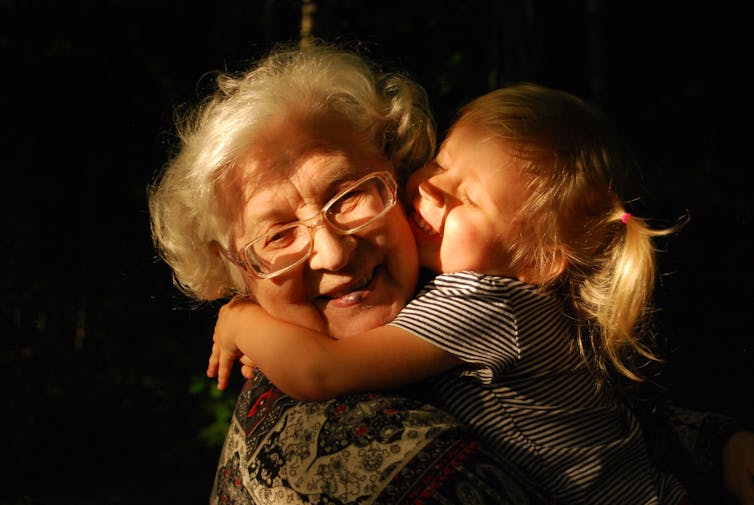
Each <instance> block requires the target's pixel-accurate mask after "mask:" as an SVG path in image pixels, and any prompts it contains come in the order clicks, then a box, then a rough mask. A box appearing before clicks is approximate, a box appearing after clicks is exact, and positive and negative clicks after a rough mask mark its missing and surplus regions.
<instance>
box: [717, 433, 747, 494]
mask: <svg viewBox="0 0 754 505" xmlns="http://www.w3.org/2000/svg"><path fill="white" fill-rule="evenodd" d="M723 484H724V485H725V489H726V490H727V491H728V492H729V493H731V494H732V495H733V496H735V497H736V499H737V500H738V502H739V503H741V504H742V505H754V432H751V431H739V432H736V433H734V434H733V436H731V437H730V438H729V439H728V441H727V442H726V443H725V445H724V446H723Z"/></svg>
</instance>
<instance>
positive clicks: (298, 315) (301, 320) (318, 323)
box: [253, 280, 327, 333]
mask: <svg viewBox="0 0 754 505" xmlns="http://www.w3.org/2000/svg"><path fill="white" fill-rule="evenodd" d="M253 291H254V296H255V298H256V301H257V303H258V304H259V305H260V306H261V307H262V308H263V309H264V310H265V311H267V313H268V314H270V315H271V316H272V317H274V318H276V319H280V320H281V321H286V322H289V323H293V324H297V325H299V326H303V327H305V328H309V329H311V330H314V331H319V332H321V333H324V332H325V331H326V329H327V325H326V323H325V321H324V318H323V316H322V314H321V313H320V311H319V310H318V309H317V307H315V306H314V304H312V303H311V302H310V301H309V300H308V298H307V297H306V296H305V295H304V291H303V288H301V287H296V286H295V285H294V283H285V282H282V283H278V282H275V281H274V280H262V281H258V282H257V283H256V286H255V287H254V290H253Z"/></svg>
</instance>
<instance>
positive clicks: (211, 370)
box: [207, 344, 220, 379]
mask: <svg viewBox="0 0 754 505" xmlns="http://www.w3.org/2000/svg"><path fill="white" fill-rule="evenodd" d="M219 365H220V348H219V347H218V346H217V344H215V345H213V346H212V353H211V354H210V355H209V363H208V365H207V377H209V378H210V379H211V378H213V377H215V376H217V369H218V367H219Z"/></svg>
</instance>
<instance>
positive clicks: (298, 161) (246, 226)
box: [232, 117, 419, 337]
mask: <svg viewBox="0 0 754 505" xmlns="http://www.w3.org/2000/svg"><path fill="white" fill-rule="evenodd" d="M240 161H241V163H240V164H239V175H240V181H241V187H242V188H243V203H242V210H241V212H240V218H239V220H238V221H237V223H236V229H235V230H234V239H233V244H232V246H234V247H235V250H236V251H238V250H240V249H241V248H242V247H243V246H244V245H246V244H247V243H248V242H249V241H251V240H253V239H254V238H256V237H258V236H260V235H261V234H263V233H265V232H266V231H267V230H269V229H270V228H271V227H272V226H277V225H281V224H286V223H290V222H294V221H299V220H306V219H309V218H311V217H312V216H315V215H317V213H318V212H319V211H320V210H321V209H322V206H323V205H324V204H326V203H327V202H328V201H329V200H330V199H331V198H332V197H333V196H334V195H335V194H336V193H338V191H340V190H342V189H343V188H344V187H346V186H348V185H349V184H350V183H352V182H354V181H356V180H357V179H359V178H361V177H363V176H364V175H367V174H369V173H372V172H376V171H380V170H390V171H392V168H391V167H390V165H389V164H388V163H387V162H386V161H385V160H384V159H383V157H382V156H380V153H377V152H375V150H374V149H373V148H372V149H370V148H369V145H368V144H367V143H365V142H364V141H363V140H362V139H361V138H359V136H358V135H356V134H355V133H354V132H353V131H352V130H351V129H350V128H348V127H347V125H345V124H344V121H342V120H339V119H338V118H337V117H324V118H323V117H319V118H316V119H309V120H298V121H296V122H292V121H280V122H279V124H277V125H272V126H270V128H268V129H267V130H266V131H265V134H264V135H263V136H262V137H261V138H259V139H257V141H255V142H254V144H253V145H252V146H251V148H250V149H249V150H248V151H247V152H246V154H245V155H244V156H243V157H242V158H241V160H240ZM237 180H238V179H237ZM311 234H312V241H313V250H312V253H311V256H310V257H309V258H308V260H306V261H304V262H303V263H302V264H301V265H298V266H297V267H295V268H293V269H292V270H290V271H288V272H285V273H283V274H281V275H279V276H277V277H273V278H271V279H258V278H255V277H252V276H249V275H248V274H247V284H248V285H249V288H250V290H251V291H252V292H253V294H254V296H255V298H256V300H257V302H258V303H259V304H260V305H261V306H262V307H263V308H264V309H265V310H267V312H269V313H270V314H271V315H273V316H274V317H277V318H279V319H283V320H286V321H290V322H293V323H296V324H300V325H304V326H307V327H309V328H313V329H316V330H319V331H326V332H328V333H329V334H330V335H333V336H335V337H346V336H349V335H351V334H354V333H357V332H361V331H365V330H367V329H370V328H373V327H375V326H380V325H382V324H384V323H386V322H388V321H390V320H391V319H393V318H394V317H395V316H396V314H397V313H398V311H399V310H400V309H401V308H402V307H403V306H404V305H405V304H406V302H407V301H408V300H409V298H410V297H411V296H412V294H413V293H414V289H415V287H416V282H417V272H418V268H419V265H418V258H417V253H416V246H415V245H414V238H413V235H412V233H411V229H410V227H409V225H408V222H407V220H406V218H405V215H404V213H403V210H402V209H401V207H400V205H395V206H394V207H393V208H392V209H391V210H390V211H389V212H388V213H387V214H386V215H385V216H383V217H382V218H379V219H378V220H377V221H376V222H375V223H373V224H371V225H369V226H367V227H366V228H365V229H363V230H360V231H358V232H357V233H355V234H353V235H345V236H344V235H340V234H338V233H336V232H334V231H333V230H332V229H331V228H329V227H328V225H326V224H321V225H320V226H317V227H315V228H312V229H311Z"/></svg>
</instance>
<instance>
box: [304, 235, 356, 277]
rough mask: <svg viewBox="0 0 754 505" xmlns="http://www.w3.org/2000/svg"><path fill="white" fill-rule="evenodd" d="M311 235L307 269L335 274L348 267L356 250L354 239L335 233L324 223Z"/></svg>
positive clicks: (350, 236)
mask: <svg viewBox="0 0 754 505" xmlns="http://www.w3.org/2000/svg"><path fill="white" fill-rule="evenodd" d="M311 233H312V241H313V243H312V254H311V256H310V257H309V267H310V268H311V269H312V270H330V271H332V272H337V271H338V270H340V269H342V268H345V267H346V266H347V265H348V263H349V262H350V261H351V257H352V255H353V252H354V250H355V249H356V243H357V241H356V237H354V236H353V235H340V234H338V233H335V232H334V231H333V230H332V229H330V228H329V227H328V226H327V225H326V224H324V223H323V224H321V225H320V226H317V227H316V228H315V229H313V230H312V231H311Z"/></svg>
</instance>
